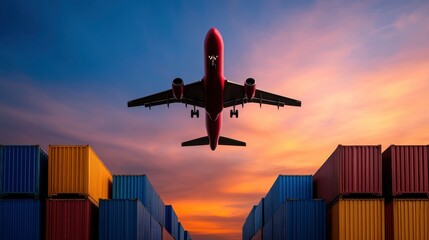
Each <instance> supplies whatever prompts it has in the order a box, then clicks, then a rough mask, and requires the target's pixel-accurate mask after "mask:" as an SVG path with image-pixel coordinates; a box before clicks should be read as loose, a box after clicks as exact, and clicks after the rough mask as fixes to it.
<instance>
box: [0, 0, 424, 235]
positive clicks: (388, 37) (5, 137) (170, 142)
mask: <svg viewBox="0 0 429 240" xmlns="http://www.w3.org/2000/svg"><path fill="white" fill-rule="evenodd" d="M428 12H429V4H428V3H427V1H407V2H404V1H359V2H347V1H299V3H298V1H186V2H185V1H128V2H126V4H125V3H122V2H113V1H108V2H106V1H99V2H91V3H88V2H87V1H61V2H56V1H38V2H35V1H8V0H6V1H2V2H1V3H0V116H1V117H0V144H40V145H42V147H43V148H44V149H45V150H48V145H49V144H90V145H92V146H93V147H94V149H95V151H96V152H97V154H98V155H99V156H100V157H101V159H103V161H104V162H105V163H106V165H107V166H108V167H109V169H110V170H111V171H112V172H113V173H139V174H141V173H146V174H147V175H148V176H149V178H150V179H151V182H152V183H153V184H154V186H155V188H156V189H157V190H158V192H159V193H160V195H161V196H162V197H163V199H164V201H165V202H166V203H172V204H173V205H174V206H175V208H176V212H178V214H179V217H181V219H182V221H183V224H184V226H185V228H188V229H189V230H190V231H191V234H192V235H193V236H194V237H193V239H196V240H198V239H206V240H207V239H240V231H241V226H242V224H243V222H244V219H245V216H246V215H247V213H248V211H249V210H250V209H251V207H252V206H253V204H257V203H258V202H259V199H260V198H261V197H263V196H264V195H265V193H266V192H268V189H269V187H270V186H271V184H272V183H273V182H274V179H275V178H276V176H277V175H278V174H313V173H314V172H315V171H316V170H317V169H318V168H319V167H320V165H321V164H322V163H323V162H324V160H326V158H327V157H328V156H329V154H330V153H331V152H332V151H333V150H334V149H335V147H336V145H337V144H383V149H385V148H386V147H387V146H388V145H389V144H393V143H395V144H428V142H429V138H428V136H427V134H425V133H427V132H428V131H429V126H428V125H427V122H428V121H429V112H428V111H427V104H426V102H427V95H428V94H429V84H428V82H429V62H428V59H429V44H428V40H427V39H429V27H428V24H427V22H429V14H428ZM211 27H216V28H218V29H219V30H220V32H221V33H222V36H223V39H224V43H225V75H226V77H227V78H228V79H229V80H232V81H235V82H239V83H242V82H244V80H245V79H246V78H247V77H255V79H256V81H257V86H258V87H260V88H262V89H264V90H270V91H272V92H275V93H279V94H282V95H286V96H289V97H293V98H296V99H299V100H301V101H302V102H303V107H302V108H284V109H280V111H278V110H277V109H276V108H270V107H263V108H262V109H259V106H256V105H249V106H246V107H245V108H244V109H243V110H240V118H239V119H229V117H228V114H225V115H224V127H223V130H222V133H223V135H225V136H228V137H232V138H237V139H240V140H243V141H246V142H247V143H248V146H247V147H246V148H244V149H243V148H227V147H219V148H218V149H217V150H216V151H215V152H212V151H211V150H210V149H209V148H208V147H201V148H198V147H197V148H181V147H180V143H181V142H182V141H185V140H190V139H193V138H196V137H201V136H203V135H204V134H205V127H204V120H203V119H201V118H200V119H191V118H190V117H189V116H190V109H189V108H188V109H186V110H185V107H184V106H182V105H179V104H177V105H174V106H170V109H168V110H167V107H158V108H153V109H152V110H151V111H149V110H148V109H144V108H133V109H128V108H127V107H126V103H127V101H129V100H131V99H134V98H138V97H142V96H144V95H148V94H152V93H155V92H158V91H163V90H166V89H169V88H170V86H171V81H172V80H173V79H174V78H176V77H181V78H183V80H184V81H185V83H190V82H194V81H198V80H200V79H201V78H202V76H203V74H204V72H203V42H204V37H205V34H206V32H207V31H208V30H209V28H211ZM226 113H227V112H226Z"/></svg>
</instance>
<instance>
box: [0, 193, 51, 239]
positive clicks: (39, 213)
mask: <svg viewBox="0 0 429 240" xmlns="http://www.w3.org/2000/svg"><path fill="white" fill-rule="evenodd" d="M43 216H44V214H43V207H42V204H41V202H40V201H39V200H34V199H7V200H6V199H3V200H0V238H1V239H2V240H27V239H35V240H38V239H44V235H43V227H44V225H43V224H44V222H45V221H44V218H43Z"/></svg>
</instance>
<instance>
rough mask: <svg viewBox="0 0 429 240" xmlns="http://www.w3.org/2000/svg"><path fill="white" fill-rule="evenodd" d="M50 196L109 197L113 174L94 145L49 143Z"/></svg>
mask: <svg viewBox="0 0 429 240" xmlns="http://www.w3.org/2000/svg"><path fill="white" fill-rule="evenodd" d="M48 172H49V174H48V175H49V176H48V196H49V197H55V196H60V197H61V196H67V195H71V196H76V195H79V196H83V197H85V198H88V199H89V200H91V201H92V202H93V203H95V204H96V205H98V201H99V199H100V198H104V199H105V198H110V197H111V188H112V174H111V173H110V171H109V170H108V169H107V168H106V166H105V165H104V164H103V162H102V161H101V160H100V159H99V158H98V156H97V154H96V153H95V152H94V150H93V149H92V148H91V146H89V145H86V146H49V162H48Z"/></svg>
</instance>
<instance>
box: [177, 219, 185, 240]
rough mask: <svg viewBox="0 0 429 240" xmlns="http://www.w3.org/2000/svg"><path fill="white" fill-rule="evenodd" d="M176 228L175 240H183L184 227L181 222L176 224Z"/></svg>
mask: <svg viewBox="0 0 429 240" xmlns="http://www.w3.org/2000/svg"><path fill="white" fill-rule="evenodd" d="M177 229H178V232H179V238H178V239H176V240H184V239H185V229H184V228H183V226H182V223H180V222H179V223H178V224H177Z"/></svg>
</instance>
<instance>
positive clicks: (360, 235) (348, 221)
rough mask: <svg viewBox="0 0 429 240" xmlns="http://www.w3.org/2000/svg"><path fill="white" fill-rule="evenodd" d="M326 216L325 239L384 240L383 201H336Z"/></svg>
mask: <svg viewBox="0 0 429 240" xmlns="http://www.w3.org/2000/svg"><path fill="white" fill-rule="evenodd" d="M326 215H327V226H328V228H327V232H328V235H327V239H331V240H349V239H356V240H357V239H372V240H379V239H385V233H384V227H385V221H384V199H338V200H336V201H335V202H334V203H333V204H332V205H331V206H330V207H329V208H328V209H327V214H326Z"/></svg>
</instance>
